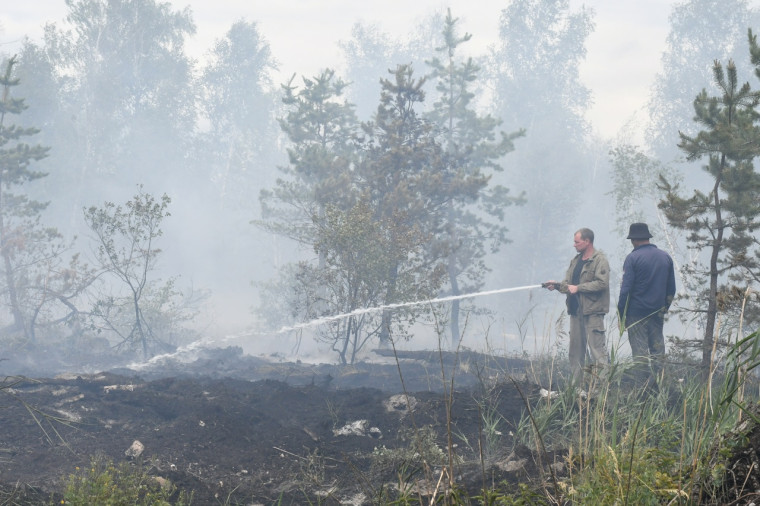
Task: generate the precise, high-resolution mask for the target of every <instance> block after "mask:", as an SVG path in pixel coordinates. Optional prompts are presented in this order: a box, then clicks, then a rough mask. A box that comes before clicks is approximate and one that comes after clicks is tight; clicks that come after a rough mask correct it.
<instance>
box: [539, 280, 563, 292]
mask: <svg viewBox="0 0 760 506" xmlns="http://www.w3.org/2000/svg"><path fill="white" fill-rule="evenodd" d="M541 286H542V287H544V288H546V289H547V290H552V291H553V290H559V282H557V281H547V282H546V283H541Z"/></svg>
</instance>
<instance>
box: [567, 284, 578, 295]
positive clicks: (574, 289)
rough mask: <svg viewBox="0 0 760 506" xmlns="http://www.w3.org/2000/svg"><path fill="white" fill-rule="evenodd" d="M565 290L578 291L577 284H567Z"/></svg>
mask: <svg viewBox="0 0 760 506" xmlns="http://www.w3.org/2000/svg"><path fill="white" fill-rule="evenodd" d="M567 291H568V292H570V293H578V285H567Z"/></svg>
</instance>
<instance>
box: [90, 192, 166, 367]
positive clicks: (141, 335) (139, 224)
mask: <svg viewBox="0 0 760 506" xmlns="http://www.w3.org/2000/svg"><path fill="white" fill-rule="evenodd" d="M170 202H171V199H170V198H169V197H168V196H167V195H166V194H164V195H163V196H162V197H161V199H160V200H156V199H155V197H153V196H152V195H150V194H148V193H145V192H144V191H143V189H142V186H140V187H139V190H138V193H137V194H136V195H135V196H134V197H133V198H132V200H130V201H128V202H127V203H126V204H125V205H124V206H123V207H122V206H121V205H116V204H114V203H112V202H105V203H104V204H103V206H102V207H96V206H92V207H90V208H88V209H86V210H85V213H84V215H85V216H84V217H85V222H86V223H87V226H88V227H90V229H91V230H92V232H93V233H94V234H95V237H96V242H97V260H98V263H99V264H100V267H101V269H103V271H104V272H108V273H109V274H111V275H112V276H113V277H114V278H115V279H116V280H118V281H119V282H120V284H121V288H123V289H124V290H125V291H126V294H125V295H123V296H118V295H116V296H114V295H108V296H106V297H104V298H101V299H100V301H98V303H97V304H96V308H95V311H94V314H95V315H96V316H97V317H98V318H99V319H100V320H102V321H103V322H104V323H105V325H106V326H107V328H109V329H110V330H112V331H114V332H115V333H116V334H118V335H119V336H120V338H121V342H122V344H127V345H135V344H136V345H139V346H140V347H141V349H142V352H143V356H144V358H147V357H148V353H149V350H148V342H149V341H155V340H156V336H155V335H154V333H153V330H152V327H151V324H150V321H149V320H148V319H147V318H146V314H145V313H144V311H143V302H144V299H145V296H146V294H147V293H148V291H149V290H150V288H151V286H152V285H151V280H150V278H149V274H150V272H151V271H152V270H153V269H154V267H155V263H156V261H157V259H158V256H159V254H160V253H161V250H160V249H158V247H157V245H156V240H157V239H158V238H159V237H161V235H162V230H161V223H162V222H163V220H164V218H167V217H168V216H170V214H169V212H168V210H167V208H168V206H169V203H170ZM168 290H169V291H171V285H168ZM156 293H157V294H158V295H159V296H160V295H161V293H164V294H166V288H165V289H163V290H162V289H160V288H159V289H158V292H156ZM127 308H128V309H127ZM125 311H128V312H130V313H131V318H128V319H127V321H128V322H129V323H128V324H126V325H121V323H123V320H122V319H121V318H118V315H123V314H124V312H125Z"/></svg>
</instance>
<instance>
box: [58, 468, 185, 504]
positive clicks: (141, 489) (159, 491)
mask: <svg viewBox="0 0 760 506" xmlns="http://www.w3.org/2000/svg"><path fill="white" fill-rule="evenodd" d="M65 486H66V489H65V491H64V494H63V503H64V504H71V505H75V506H90V505H93V504H103V505H105V504H108V505H111V506H133V505H136V506H168V505H169V504H175V505H189V504H191V502H192V494H187V493H185V492H184V491H182V492H178V491H177V488H176V487H175V486H174V485H172V484H171V483H170V482H169V481H168V480H165V479H163V478H159V477H156V476H151V475H150V474H148V472H147V470H145V469H144V468H143V467H142V466H141V465H140V464H133V463H129V462H123V463H121V464H118V465H116V464H114V463H113V462H112V461H110V460H108V459H106V458H105V457H94V458H93V459H92V461H91V463H90V466H89V468H87V469H79V468H77V469H76V472H75V473H73V474H71V475H69V476H68V478H66V482H65Z"/></svg>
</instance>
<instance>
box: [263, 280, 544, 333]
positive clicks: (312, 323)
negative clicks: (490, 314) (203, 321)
mask: <svg viewBox="0 0 760 506" xmlns="http://www.w3.org/2000/svg"><path fill="white" fill-rule="evenodd" d="M532 288H541V285H528V286H518V287H515V288H501V289H499V290H488V291H485V292H475V293H468V294H465V295H451V296H449V297H441V298H438V299H428V300H418V301H414V302H400V303H397V304H386V305H384V306H377V307H368V308H361V309H355V310H353V311H351V312H350V313H343V314H338V315H334V316H323V317H321V318H317V319H316V320H312V321H310V322H305V323H299V324H298V325H292V326H286V327H282V328H281V329H280V330H278V331H277V332H276V333H277V334H283V333H285V332H290V331H293V330H301V329H305V328H309V327H314V326H316V325H321V324H323V323H328V322H331V321H335V320H342V319H343V318H349V317H351V316H358V315H362V314H367V313H379V312H380V311H385V310H386V309H397V308H401V307H411V306H424V305H428V304H435V303H438V302H450V301H453V300H461V299H472V298H475V297H483V296H486V295H496V294H498V293H506V292H516V291H518V290H530V289H532Z"/></svg>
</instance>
